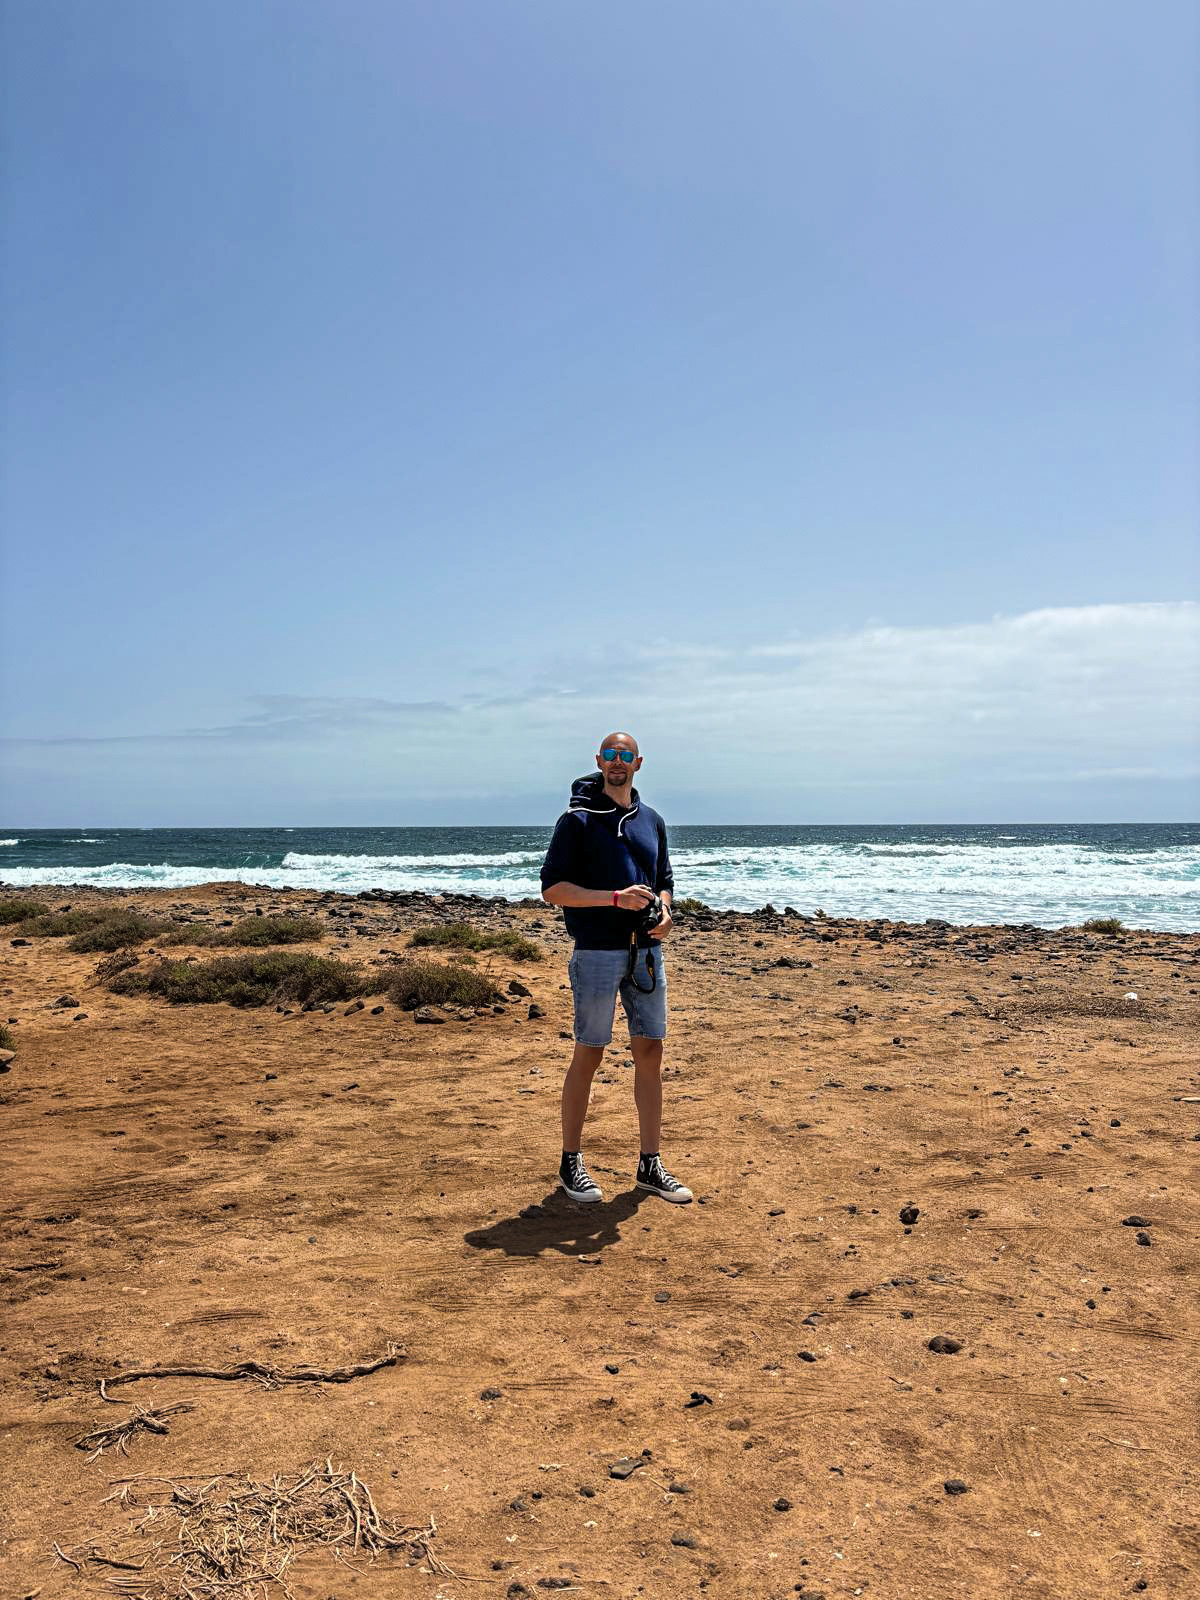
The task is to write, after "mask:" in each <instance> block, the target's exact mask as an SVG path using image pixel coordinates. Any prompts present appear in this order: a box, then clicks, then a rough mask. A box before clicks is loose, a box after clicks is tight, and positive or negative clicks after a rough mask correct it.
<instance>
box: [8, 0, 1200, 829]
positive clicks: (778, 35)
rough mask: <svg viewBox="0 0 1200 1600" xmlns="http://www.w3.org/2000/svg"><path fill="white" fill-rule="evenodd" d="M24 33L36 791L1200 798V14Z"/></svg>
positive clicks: (865, 11)
mask: <svg viewBox="0 0 1200 1600" xmlns="http://www.w3.org/2000/svg"><path fill="white" fill-rule="evenodd" d="M0 20H2V27H3V33H2V37H0V59H2V62H3V65H2V67H0V73H2V81H0V91H2V97H3V102H4V104H3V113H2V115H3V126H2V129H0V132H2V135H3V140H4V146H5V169H4V173H3V178H2V188H0V228H2V232H3V236H2V239H0V244H2V246H3V251H4V258H5V263H6V265H5V271H4V274H3V278H2V281H0V317H2V322H3V369H2V373H0V402H2V407H3V410H2V417H0V421H2V449H3V458H2V463H0V464H2V468H3V471H2V485H0V512H2V524H0V527H2V533H0V629H2V633H0V641H2V650H0V769H2V776H0V824H3V825H4V827H9V828H10V829H12V828H17V827H20V826H24V827H26V828H31V827H58V826H64V827H71V826H78V825H89V826H109V827H115V826H122V825H128V826H155V825H159V826H205V825H208V826H238V825H244V826H250V825H254V826H270V825H273V824H276V825H281V826H294V825H300V824H310V825H320V824H329V825H347V826H348V825H354V824H363V825H373V826H378V825H384V824H388V823H394V824H397V825H403V824H407V823H412V824H418V823H437V822H444V823H447V824H452V823H474V822H489V821H490V822H496V823H533V822H544V821H550V820H553V818H554V817H555V816H556V815H557V814H558V812H559V811H560V810H561V809H562V806H563V803H564V796H565V794H566V792H567V788H568V786H569V782H570V779H571V778H572V777H573V776H574V775H576V774H578V773H581V772H583V771H586V770H587V769H588V768H589V767H590V766H591V765H592V753H593V752H594V750H595V749H596V746H597V742H598V740H599V739H600V738H601V737H602V736H603V735H604V734H605V733H606V732H609V731H612V730H614V729H629V730H630V731H631V732H633V733H634V735H635V737H637V738H638V739H639V741H640V744H641V748H642V751H643V754H644V756H645V765H644V767H643V769H642V772H641V774H640V775H639V781H640V786H641V787H642V789H643V792H644V793H645V794H646V795H647V798H649V799H650V800H651V801H652V802H653V803H654V804H655V805H657V806H658V808H659V809H660V810H662V811H663V812H664V814H665V815H666V816H667V818H668V821H671V822H678V823H687V822H824V823H838V822H916V821H945V822H954V821H963V822H969V821H1154V820H1159V821H1184V820H1195V819H1196V818H1197V817H1198V816H1200V807H1198V806H1197V799H1198V798H1200V742H1198V738H1197V722H1198V717H1197V707H1198V705H1200V695H1198V690H1200V543H1198V539H1197V534H1198V531H1200V467H1198V458H1197V441H1198V440H1200V306H1198V299H1197V284H1198V283H1200V182H1198V179H1200V172H1198V170H1197V169H1198V163H1200V158H1198V151H1200V137H1198V135H1200V89H1198V81H1197V60H1198V58H1200V51H1198V47H1200V13H1197V12H1196V9H1195V7H1194V6H1193V5H1191V4H1190V3H1183V0H1179V3H1176V0H1156V4H1154V5H1153V6H1149V7H1131V6H1129V5H1127V4H1125V3H1123V0H1121V3H1117V0H1078V3H1076V0H1037V3H1036V4H1034V3H1027V0H1009V3H1007V4H1006V5H1004V6H996V5H994V4H990V3H985V0H940V3H931V0H924V3H923V0H910V3H908V4H905V5H903V6H897V5H895V4H894V0H856V3H855V4H853V5H847V4H846V3H845V0H788V3H786V4H784V3H776V0H759V3H758V4H756V5H754V6H751V7H747V6H745V5H742V4H735V3H733V0H729V3H722V4H714V3H705V0H686V3H684V0H679V3H670V4H665V3H656V0H639V3H638V4H637V5H636V6H634V5H624V4H616V5H609V6H606V7H596V6H592V7H584V6H581V5H572V4H565V3H563V0H544V3H543V0H506V3H505V4H504V5H497V4H495V0H486V3H474V0H462V3H458V4H455V5H452V6H446V5H442V4H433V3H428V4H410V3H403V0H339V3H338V4H336V5H335V4H331V3H329V0H320V3H313V0H279V3H276V0H208V3H206V4H205V5H203V6H200V5H163V4H161V0H136V3H133V0H106V3H105V4H104V5H103V6H97V5H94V4H92V3H90V0H70V3H63V0H38V3H37V4H31V3H29V0H4V3H2V4H0ZM0 831H2V830H0Z"/></svg>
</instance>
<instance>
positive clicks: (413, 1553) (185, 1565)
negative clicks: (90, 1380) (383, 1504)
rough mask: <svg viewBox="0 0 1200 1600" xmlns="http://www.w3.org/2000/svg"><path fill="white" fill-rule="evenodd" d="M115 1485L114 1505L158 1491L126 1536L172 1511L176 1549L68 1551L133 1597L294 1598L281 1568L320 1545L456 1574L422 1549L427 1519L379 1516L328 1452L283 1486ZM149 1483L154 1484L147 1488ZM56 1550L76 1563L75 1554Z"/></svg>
mask: <svg viewBox="0 0 1200 1600" xmlns="http://www.w3.org/2000/svg"><path fill="white" fill-rule="evenodd" d="M229 1480H236V1481H235V1482H230V1481H229ZM222 1482H226V1483H227V1485H228V1486H227V1487H226V1488H225V1489H224V1490H218V1485H219V1484H221V1483H222ZM113 1483H114V1490H113V1493H112V1494H110V1495H109V1496H108V1500H118V1501H119V1502H120V1503H121V1504H122V1505H129V1504H130V1503H131V1497H134V1496H137V1495H139V1494H141V1495H149V1494H150V1493H156V1498H157V1495H158V1494H165V1495H166V1498H163V1499H159V1500H158V1503H157V1504H149V1503H147V1504H146V1510H145V1515H144V1516H143V1517H141V1518H140V1519H139V1520H138V1521H136V1522H134V1523H132V1524H131V1525H130V1527H129V1528H128V1529H127V1530H126V1535H125V1536H126V1537H128V1536H130V1535H136V1534H137V1533H138V1532H139V1531H140V1529H142V1528H143V1527H145V1526H146V1524H147V1523H148V1522H151V1521H154V1522H156V1524H157V1525H158V1526H161V1525H162V1520H163V1519H164V1518H167V1517H173V1518H174V1519H175V1522H176V1538H175V1544H176V1548H175V1549H174V1551H172V1552H171V1554H170V1555H169V1556H166V1557H165V1559H164V1558H163V1556H162V1555H161V1554H160V1552H162V1551H163V1548H164V1547H163V1542H162V1541H161V1540H160V1541H159V1542H158V1543H156V1544H155V1545H154V1547H153V1548H152V1549H150V1550H143V1551H139V1552H134V1554H136V1555H140V1556H141V1559H140V1560H135V1559H131V1558H130V1557H129V1556H128V1555H127V1554H126V1552H124V1551H118V1552H114V1554H112V1555H103V1554H101V1552H100V1551H99V1550H96V1549H95V1548H89V1549H88V1551H87V1552H86V1554H84V1553H83V1552H82V1550H81V1549H77V1550H76V1553H75V1554H76V1556H82V1560H83V1561H84V1562H92V1561H94V1562H97V1563H99V1564H101V1565H104V1566H109V1567H113V1568H117V1569H120V1574H121V1575H120V1576H116V1575H114V1576H113V1577H111V1578H109V1579H108V1580H107V1584H108V1587H109V1588H110V1589H113V1590H115V1591H117V1592H118V1593H120V1594H125V1595H129V1596H130V1597H132V1600H263V1597H264V1596H265V1594H266V1591H267V1586H268V1585H270V1584H277V1585H278V1586H279V1588H280V1589H281V1590H282V1592H283V1595H284V1596H285V1597H288V1600H292V1591H291V1589H290V1588H289V1585H288V1569H289V1567H290V1566H291V1564H292V1563H293V1562H294V1561H295V1560H296V1559H297V1558H298V1557H299V1556H301V1555H303V1554H304V1552H305V1551H306V1550H307V1549H310V1548H312V1547H314V1546H318V1545H322V1546H324V1547H326V1548H328V1549H330V1550H331V1551H332V1553H333V1555H334V1556H335V1557H336V1558H337V1559H339V1560H344V1561H345V1562H346V1564H347V1565H348V1566H351V1567H352V1568H353V1570H355V1571H361V1570H362V1569H361V1568H360V1567H358V1566H356V1565H355V1563H354V1562H353V1561H350V1560H349V1556H350V1555H351V1554H356V1555H357V1556H359V1557H360V1558H361V1557H364V1556H365V1557H366V1558H367V1560H368V1561H372V1560H374V1559H375V1558H376V1557H377V1556H379V1555H380V1554H385V1553H389V1552H391V1553H396V1554H403V1555H405V1556H407V1558H408V1561H409V1564H410V1565H411V1564H413V1563H415V1562H417V1561H420V1562H421V1563H422V1564H423V1565H424V1566H425V1567H427V1569H428V1570H429V1571H430V1572H432V1573H435V1574H437V1575H439V1576H443V1577H447V1578H458V1576H459V1575H458V1574H457V1573H455V1572H454V1570H453V1568H451V1567H449V1566H448V1565H447V1564H446V1563H445V1562H444V1561H442V1560H441V1559H440V1558H439V1557H438V1556H437V1555H435V1554H434V1552H433V1550H432V1549H431V1548H430V1545H431V1542H432V1540H433V1539H434V1537H435V1536H436V1534H437V1524H436V1522H435V1521H434V1520H433V1518H432V1517H431V1518H430V1519H429V1523H428V1525H427V1526H423V1527H422V1526H405V1527H401V1526H399V1525H398V1524H397V1522H396V1521H395V1520H394V1519H392V1518H385V1517H382V1516H380V1513H379V1510H378V1507H377V1506H376V1505H375V1501H374V1498H373V1497H372V1495H371V1491H370V1489H369V1488H368V1487H367V1485H366V1484H365V1483H363V1481H362V1480H361V1478H359V1477H358V1475H357V1474H356V1473H354V1472H350V1473H346V1472H343V1471H341V1470H340V1469H335V1468H334V1466H333V1462H332V1459H326V1461H325V1463H324V1465H323V1466H322V1465H320V1464H317V1463H314V1464H312V1465H311V1466H309V1467H308V1468H306V1469H305V1471H303V1472H302V1473H301V1474H300V1475H299V1476H298V1477H297V1478H296V1479H295V1481H294V1482H291V1483H288V1482H285V1481H284V1480H283V1479H281V1478H280V1476H279V1475H278V1474H276V1475H275V1477H273V1478H272V1479H270V1480H269V1481H267V1482H254V1481H252V1480H251V1479H250V1478H248V1477H246V1476H245V1475H244V1474H237V1473H218V1474H214V1475H212V1476H211V1477H208V1478H205V1479H202V1478H200V1476H199V1475H198V1474H194V1475H188V1476H187V1478H186V1481H185V1480H184V1477H182V1476H181V1477H180V1478H179V1479H173V1478H168V1477H158V1476H156V1475H155V1474H152V1473H145V1474H138V1475H137V1476H135V1477H133V1478H124V1479H114V1480H113ZM151 1485H161V1486H162V1488H161V1490H159V1491H154V1490H152V1489H151ZM139 1486H140V1487H139ZM214 1491H217V1492H215V1493H214ZM105 1503H107V1501H106V1502H105ZM135 1503H136V1502H135ZM55 1549H56V1551H57V1552H58V1554H59V1555H61V1556H62V1559H63V1560H64V1561H68V1562H70V1564H71V1565H72V1566H74V1567H75V1568H76V1569H77V1570H82V1566H81V1562H80V1560H77V1559H75V1556H69V1555H67V1554H66V1553H65V1552H64V1551H61V1550H59V1549H58V1546H55ZM126 1574H129V1576H126ZM468 1581H474V1580H468Z"/></svg>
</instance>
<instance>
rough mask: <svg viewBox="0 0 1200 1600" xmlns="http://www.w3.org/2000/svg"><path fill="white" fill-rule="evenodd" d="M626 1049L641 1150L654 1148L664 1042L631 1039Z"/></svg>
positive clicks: (659, 1129)
mask: <svg viewBox="0 0 1200 1600" xmlns="http://www.w3.org/2000/svg"><path fill="white" fill-rule="evenodd" d="M629 1048H630V1050H631V1051H632V1052H633V1099H634V1103H635V1104H636V1106H637V1114H638V1130H639V1133H640V1135H641V1140H642V1149H643V1150H646V1151H650V1150H657V1149H658V1141H659V1138H660V1136H661V1134H662V1058H663V1042H662V1040H661V1039H639V1038H631V1039H630V1041H629Z"/></svg>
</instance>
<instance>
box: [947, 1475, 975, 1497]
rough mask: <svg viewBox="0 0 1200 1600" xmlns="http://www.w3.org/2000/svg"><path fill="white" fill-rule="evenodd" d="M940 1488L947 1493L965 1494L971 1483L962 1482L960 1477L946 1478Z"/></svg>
mask: <svg viewBox="0 0 1200 1600" xmlns="http://www.w3.org/2000/svg"><path fill="white" fill-rule="evenodd" d="M942 1488H943V1489H945V1491H946V1493H947V1494H967V1493H968V1492H969V1490H970V1488H971V1485H970V1484H969V1483H964V1482H963V1480H962V1479H961V1478H947V1479H946V1481H945V1483H944V1484H943V1485H942Z"/></svg>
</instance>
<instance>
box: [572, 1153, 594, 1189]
mask: <svg viewBox="0 0 1200 1600" xmlns="http://www.w3.org/2000/svg"><path fill="white" fill-rule="evenodd" d="M567 1181H568V1182H569V1183H570V1185H571V1187H572V1189H594V1188H596V1187H597V1185H596V1183H595V1181H594V1179H593V1178H592V1175H591V1173H590V1172H589V1171H588V1169H587V1168H586V1167H585V1166H584V1164H583V1158H582V1157H581V1156H571V1157H569V1159H568V1161H567Z"/></svg>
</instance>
